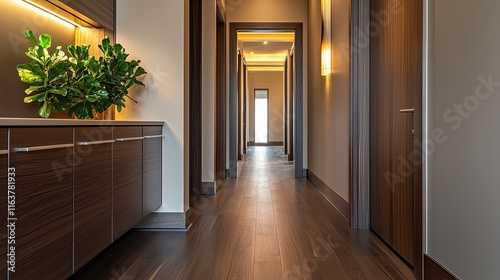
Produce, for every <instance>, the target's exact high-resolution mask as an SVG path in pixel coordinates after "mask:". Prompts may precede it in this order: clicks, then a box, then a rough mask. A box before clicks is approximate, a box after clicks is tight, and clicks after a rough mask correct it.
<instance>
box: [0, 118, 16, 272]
mask: <svg viewBox="0 0 500 280" xmlns="http://www.w3.org/2000/svg"><path fill="white" fill-rule="evenodd" d="M8 151H9V147H8V129H7V128H0V182H1V184H2V186H4V187H3V188H2V190H1V192H0V219H1V220H2V222H1V224H0V225H1V226H2V227H1V229H0V252H2V253H1V254H0V279H7V267H6V265H7V255H6V254H5V252H7V184H8V183H7V173H8V170H7V166H8V158H9V154H8ZM14 179H15V178H14Z"/></svg>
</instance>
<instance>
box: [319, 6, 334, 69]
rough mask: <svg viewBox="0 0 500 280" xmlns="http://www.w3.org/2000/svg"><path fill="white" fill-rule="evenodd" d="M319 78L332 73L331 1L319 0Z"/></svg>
mask: <svg viewBox="0 0 500 280" xmlns="http://www.w3.org/2000/svg"><path fill="white" fill-rule="evenodd" d="M321 19H322V28H323V32H322V37H321V76H327V75H329V74H331V73H332V37H333V34H332V1H331V0H321Z"/></svg>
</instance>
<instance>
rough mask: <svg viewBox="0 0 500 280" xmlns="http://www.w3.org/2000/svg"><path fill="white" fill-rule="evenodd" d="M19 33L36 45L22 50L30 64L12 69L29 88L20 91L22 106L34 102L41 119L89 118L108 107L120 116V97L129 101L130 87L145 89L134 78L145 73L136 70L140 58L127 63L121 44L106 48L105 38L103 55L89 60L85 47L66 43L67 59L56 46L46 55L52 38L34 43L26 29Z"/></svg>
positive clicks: (41, 39) (45, 38) (122, 103)
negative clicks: (58, 114) (58, 115)
mask: <svg viewBox="0 0 500 280" xmlns="http://www.w3.org/2000/svg"><path fill="white" fill-rule="evenodd" d="M24 35H25V37H26V38H28V39H29V40H30V41H31V42H33V43H34V44H35V46H33V47H29V48H28V51H27V52H26V56H28V57H29V58H31V59H32V61H31V62H30V63H25V64H19V65H18V66H17V71H18V74H19V77H20V78H21V81H22V82H25V83H27V84H29V85H30V87H29V88H28V89H26V90H25V93H26V94H27V95H28V96H27V97H25V98H24V102H25V103H30V102H34V101H38V103H39V107H40V108H39V111H38V114H39V115H40V116H41V117H44V118H48V117H49V116H50V114H51V113H52V112H57V111H67V113H68V116H72V115H75V116H76V117H77V118H78V119H90V118H93V117H94V113H96V112H97V113H102V112H104V111H105V110H107V109H108V108H109V107H110V106H112V105H116V108H117V110H118V111H119V112H120V111H121V110H122V108H124V107H125V102H126V99H125V98H126V97H127V98H130V97H129V96H128V91H129V89H130V88H131V87H132V86H133V85H135V84H138V85H141V86H144V84H143V83H142V82H141V81H139V80H138V79H137V78H138V77H140V76H142V75H145V74H147V73H146V71H145V70H144V69H143V68H142V67H141V66H139V63H140V60H131V61H128V60H127V58H128V56H129V55H128V54H127V53H125V50H124V48H123V47H122V46H121V45H120V44H116V45H111V43H110V40H109V38H107V37H106V38H104V39H103V40H102V44H101V45H99V49H100V50H101V51H102V53H103V56H102V57H99V59H96V58H94V57H93V56H89V48H90V46H86V45H83V46H74V45H70V46H68V47H67V50H68V53H69V54H70V57H68V56H66V54H65V53H64V52H63V51H62V50H61V47H60V46H58V47H56V50H55V52H54V53H53V54H50V52H49V48H50V47H51V45H52V38H51V37H50V36H49V35H48V34H42V35H40V36H39V39H38V40H37V39H36V38H35V36H34V34H33V32H32V31H30V30H26V31H25V32H24ZM130 99H131V100H133V99H132V98H130ZM133 101H134V102H136V101H135V100H133Z"/></svg>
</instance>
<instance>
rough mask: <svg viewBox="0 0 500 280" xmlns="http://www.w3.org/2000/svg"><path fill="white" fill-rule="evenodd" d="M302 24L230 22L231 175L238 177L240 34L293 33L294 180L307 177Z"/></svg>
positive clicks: (231, 176)
mask: <svg viewBox="0 0 500 280" xmlns="http://www.w3.org/2000/svg"><path fill="white" fill-rule="evenodd" d="M302 29H303V24H302V23H301V22H231V23H230V24H229V172H228V173H229V174H228V175H229V176H228V177H230V178H237V177H238V155H237V153H238V139H237V133H238V124H239V119H238V85H237V77H236V75H237V73H236V66H237V65H236V63H237V47H238V46H237V45H238V42H237V40H238V34H237V32H238V31H258V30H266V31H294V32H295V60H296V63H295V67H296V68H295V69H296V71H295V82H296V87H295V89H296V90H295V111H294V112H295V113H296V114H295V115H294V120H295V130H294V138H295V141H294V142H295V144H296V145H295V178H304V177H306V176H305V173H306V172H304V162H303V161H304V137H303V136H304V116H303V103H304V101H303V96H304V94H303V91H304V80H303V76H304V74H303V73H304V72H303V44H304V42H303V30H302Z"/></svg>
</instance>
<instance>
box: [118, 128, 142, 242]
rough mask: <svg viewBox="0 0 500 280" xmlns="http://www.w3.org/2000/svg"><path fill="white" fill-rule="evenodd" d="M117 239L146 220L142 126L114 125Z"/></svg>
mask: <svg viewBox="0 0 500 280" xmlns="http://www.w3.org/2000/svg"><path fill="white" fill-rule="evenodd" d="M113 138H114V139H115V141H116V142H115V143H114V144H113V145H114V148H113V240H116V239H118V238H119V237H120V236H122V235H123V234H124V233H125V232H127V231H128V230H129V229H131V228H132V227H133V226H135V225H136V224H137V223H139V222H140V221H141V220H142V126H119V127H114V128H113Z"/></svg>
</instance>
